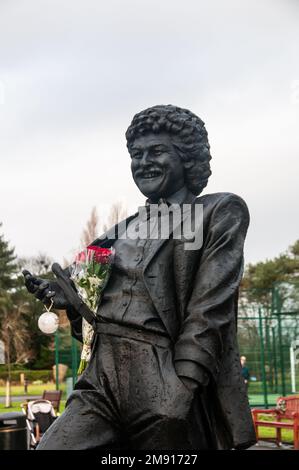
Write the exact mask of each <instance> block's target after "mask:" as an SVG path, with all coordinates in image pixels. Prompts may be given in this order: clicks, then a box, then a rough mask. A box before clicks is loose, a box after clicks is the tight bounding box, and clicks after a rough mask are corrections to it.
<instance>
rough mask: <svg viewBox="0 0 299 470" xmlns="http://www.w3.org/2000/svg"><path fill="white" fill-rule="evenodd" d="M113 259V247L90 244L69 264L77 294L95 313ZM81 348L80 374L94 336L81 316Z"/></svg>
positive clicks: (85, 363)
mask: <svg viewBox="0 0 299 470" xmlns="http://www.w3.org/2000/svg"><path fill="white" fill-rule="evenodd" d="M113 259H114V248H100V247H98V246H93V245H90V246H88V247H87V248H86V249H85V250H83V251H81V252H80V253H79V254H78V255H77V256H76V259H75V262H74V263H73V264H72V266H71V272H70V277H71V279H72V281H73V282H74V284H75V286H76V289H77V292H78V295H79V297H80V298H81V300H83V302H85V304H86V305H87V306H88V307H89V308H90V310H91V311H92V312H93V313H94V315H96V313H97V309H98V306H99V304H100V302H101V297H102V292H103V289H104V287H105V286H106V284H107V282H108V279H109V276H110V272H111V267H112V262H113ZM82 337H83V349H82V353H81V362H80V365H79V369H78V374H82V372H83V371H84V369H85V368H86V366H87V364H88V362H89V361H90V356H91V345H92V341H93V337H94V330H93V327H92V326H91V325H90V324H89V323H88V322H87V321H86V320H85V318H82Z"/></svg>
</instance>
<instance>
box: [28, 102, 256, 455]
mask: <svg viewBox="0 0 299 470" xmlns="http://www.w3.org/2000/svg"><path fill="white" fill-rule="evenodd" d="M126 138H127V146H128V150H129V153H130V156H131V169H132V175H133V179H134V181H135V183H136V185H137V186H138V188H139V189H140V191H141V192H142V193H143V194H144V195H145V196H146V198H147V201H146V205H145V208H146V213H148V212H149V211H148V208H149V207H151V205H153V204H154V205H156V206H157V207H158V209H159V207H160V205H164V206H167V207H170V208H171V207H172V206H173V205H175V206H176V207H179V208H180V207H183V206H184V207H188V206H190V207H191V208H192V209H194V208H196V207H201V208H202V214H203V217H202V224H201V231H202V243H200V245H199V246H194V247H193V249H190V247H189V249H186V240H185V239H184V237H182V238H181V239H180V238H179V237H175V236H173V230H174V224H172V226H171V229H170V235H169V237H165V238H161V237H155V238H151V236H150V235H149V236H148V237H146V238H142V237H139V236H137V237H128V236H122V234H123V231H124V227H126V228H128V229H130V227H131V228H132V227H133V228H134V227H135V229H136V227H138V224H139V223H141V222H142V221H141V220H140V219H141V216H140V214H138V213H137V214H135V215H133V216H131V217H129V218H128V219H126V221H125V224H117V226H116V227H114V228H113V229H112V230H109V231H108V232H107V233H106V234H104V235H103V236H101V237H100V238H99V239H97V240H96V241H95V242H93V245H98V246H101V247H111V246H114V248H115V260H114V265H113V268H112V273H111V276H110V279H109V282H108V284H107V286H106V288H105V290H104V293H103V298H102V301H101V304H100V307H99V310H98V317H97V320H96V322H95V323H94V329H95V331H96V335H95V340H94V343H93V346H92V356H91V360H90V363H89V365H88V367H87V369H86V370H85V371H84V373H83V374H82V375H81V376H80V378H79V380H78V381H77V383H76V385H75V389H74V391H73V393H72V394H71V396H70V397H69V399H68V401H67V405H66V409H65V411H64V413H63V414H62V415H61V416H60V417H59V418H58V419H57V420H56V421H55V422H54V424H53V425H52V426H51V427H50V429H49V430H48V431H47V432H46V433H45V435H44V437H43V438H42V440H41V442H40V444H39V446H38V449H112V448H119V449H121V448H122V449H171V450H175V449H194V450H202V449H233V448H247V447H249V446H250V445H252V444H253V443H255V433H254V429H253V425H252V420H251V414H250V409H249V405H248V399H247V394H246V390H245V386H244V381H243V379H242V375H241V368H240V357H239V352H238V345H237V338H236V326H237V302H238V288H239V284H240V281H241V277H242V271H243V245H244V240H245V236H246V232H247V228H248V223H249V214H248V209H247V206H246V204H245V202H244V201H243V200H242V199H241V198H240V197H239V196H237V195H235V194H232V193H216V194H207V195H204V196H199V194H200V193H201V192H202V190H203V188H204V187H205V186H206V185H207V182H208V178H209V176H210V174H211V171H210V159H211V156H210V146H209V143H208V136H207V132H206V129H205V126H204V123H203V122H202V121H201V119H199V118H198V117H197V116H196V115H194V114H193V113H192V112H190V111H188V110H186V109H181V108H179V107H176V106H172V105H167V106H164V105H163V106H162V105H161V106H154V107H152V108H148V109H146V110H144V111H141V112H140V113H138V114H136V115H135V116H134V118H133V121H132V123H131V125H130V126H129V128H128V130H127V132H126ZM194 213H195V214H196V212H194V210H193V211H192V210H191V212H190V214H193V215H192V216H191V218H193V220H191V222H192V223H193V225H194V223H195V222H196V220H195V218H196V216H195V215H194ZM156 217H157V220H159V218H160V219H161V217H160V212H159V210H158V211H157V215H156ZM182 217H183V216H182ZM143 222H144V220H143ZM195 225H196V224H195ZM159 233H161V231H160V232H159ZM66 272H67V270H66ZM24 275H25V279H26V286H27V288H28V290H29V291H30V292H32V293H34V294H35V295H36V297H37V298H39V299H40V300H42V301H43V302H44V303H46V304H47V303H49V299H50V298H52V300H53V301H54V307H56V308H64V309H66V311H67V314H68V318H69V319H70V322H71V328H72V334H73V336H74V337H75V338H77V339H78V340H81V341H82V331H81V324H82V316H81V314H80V312H78V311H77V310H76V308H74V304H72V303H71V302H69V300H68V299H69V297H68V296H66V295H65V291H64V290H63V289H62V288H61V285H59V283H56V282H53V281H47V280H42V279H37V278H35V277H34V276H32V275H31V274H30V273H29V272H28V271H27V272H25V273H24ZM72 289H73V287H72ZM75 295H76V294H75Z"/></svg>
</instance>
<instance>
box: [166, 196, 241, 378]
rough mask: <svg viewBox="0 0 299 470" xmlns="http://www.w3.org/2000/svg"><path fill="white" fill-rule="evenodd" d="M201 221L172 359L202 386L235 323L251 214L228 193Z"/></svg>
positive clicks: (179, 370) (213, 370) (214, 368)
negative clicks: (189, 287)
mask: <svg viewBox="0 0 299 470" xmlns="http://www.w3.org/2000/svg"><path fill="white" fill-rule="evenodd" d="M204 217H205V216H204ZM203 222H204V242H203V247H202V254H201V257H200V261H199V266H198V269H197V272H196V276H195V281H194V287H193V290H192V294H191V296H190V300H189V302H188V305H187V308H186V314H185V318H184V321H183V325H182V328H181V331H180V334H179V337H178V340H177V342H176V344H175V355H174V362H175V368H176V371H177V374H178V375H179V376H185V377H189V378H191V379H193V380H195V381H197V382H198V383H200V384H203V385H206V384H207V381H208V380H209V377H213V378H214V379H215V380H216V379H217V375H218V372H219V367H220V364H221V358H222V351H223V336H224V333H225V331H226V329H227V327H228V325H230V323H231V322H235V321H236V319H235V315H236V300H237V295H238V288H239V284H240V281H241V278H242V274H243V246H244V241H245V237H246V232H247V228H248V224H249V212H248V209H247V206H246V204H245V202H244V201H243V200H242V199H241V198H240V197H239V196H236V195H234V194H231V193H228V194H225V195H224V196H223V197H222V198H221V199H220V200H219V201H218V202H217V203H216V205H215V207H214V209H213V210H212V212H211V215H210V217H209V221H208V222H206V221H205V220H204V221H203ZM206 224H207V225H206Z"/></svg>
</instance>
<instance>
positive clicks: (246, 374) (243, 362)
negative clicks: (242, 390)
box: [240, 356, 250, 390]
mask: <svg viewBox="0 0 299 470" xmlns="http://www.w3.org/2000/svg"><path fill="white" fill-rule="evenodd" d="M240 360H241V367H242V372H241V373H242V377H243V379H244V383H245V385H246V390H248V386H249V380H250V372H249V369H248V367H247V366H246V356H241V358H240Z"/></svg>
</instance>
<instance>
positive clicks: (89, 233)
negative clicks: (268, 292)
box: [81, 207, 99, 247]
mask: <svg viewBox="0 0 299 470" xmlns="http://www.w3.org/2000/svg"><path fill="white" fill-rule="evenodd" d="M98 224H99V217H98V214H97V209H96V207H93V208H92V211H91V214H90V218H89V220H88V221H87V224H86V227H85V229H84V230H83V233H82V237H81V244H82V245H83V246H84V247H86V246H88V245H90V244H91V243H92V242H93V241H94V240H95V239H96V238H97V236H98Z"/></svg>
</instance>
